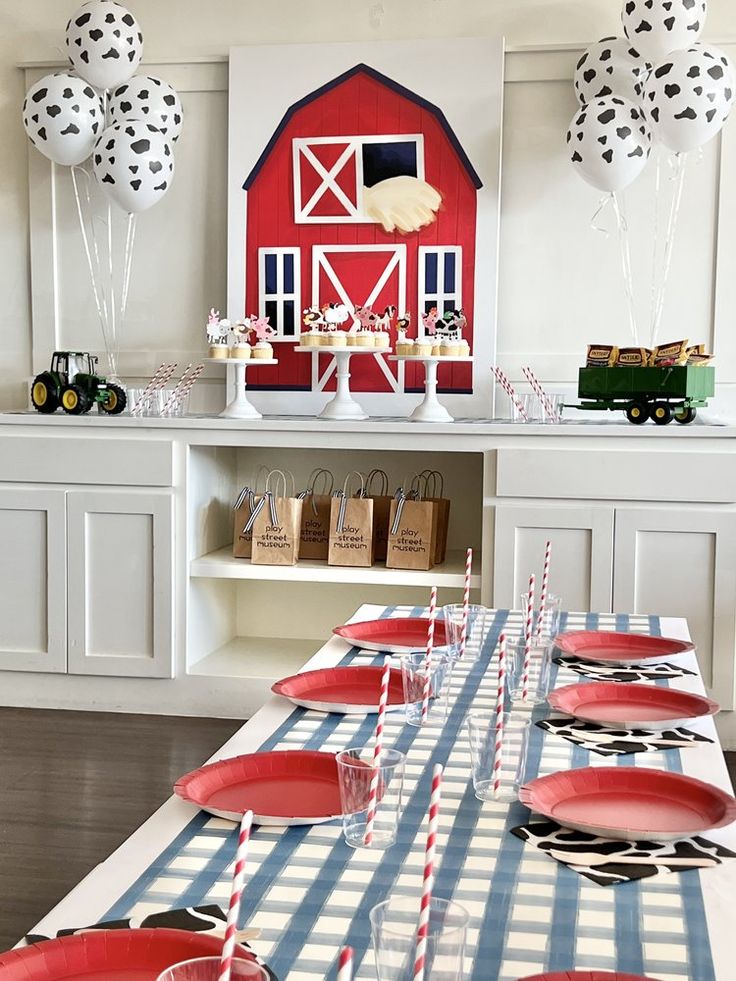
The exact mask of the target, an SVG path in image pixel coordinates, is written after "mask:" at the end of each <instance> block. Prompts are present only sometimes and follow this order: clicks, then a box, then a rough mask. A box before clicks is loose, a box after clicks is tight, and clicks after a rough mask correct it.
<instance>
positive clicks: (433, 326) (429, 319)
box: [422, 307, 437, 335]
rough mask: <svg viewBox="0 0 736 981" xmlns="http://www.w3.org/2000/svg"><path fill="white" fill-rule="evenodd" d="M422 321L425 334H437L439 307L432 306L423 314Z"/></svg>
mask: <svg viewBox="0 0 736 981" xmlns="http://www.w3.org/2000/svg"><path fill="white" fill-rule="evenodd" d="M422 323H423V324H424V333H425V334H430V335H433V334H436V333H437V307H432V309H431V310H428V311H427V312H426V313H423V314H422Z"/></svg>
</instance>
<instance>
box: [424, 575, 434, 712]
mask: <svg viewBox="0 0 736 981" xmlns="http://www.w3.org/2000/svg"><path fill="white" fill-rule="evenodd" d="M436 616H437V587H436V586H432V592H431V593H430V594H429V626H428V627H427V654H426V657H425V659H424V685H423V687H422V721H421V724H422V725H424V723H425V722H426V721H427V717H428V715H429V693H430V689H431V687H432V685H431V675H432V649H433V648H434V621H435V618H436Z"/></svg>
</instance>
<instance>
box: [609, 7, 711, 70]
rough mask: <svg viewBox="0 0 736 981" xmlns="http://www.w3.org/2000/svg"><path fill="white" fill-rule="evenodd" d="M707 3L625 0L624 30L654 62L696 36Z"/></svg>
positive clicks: (646, 56) (623, 13)
mask: <svg viewBox="0 0 736 981" xmlns="http://www.w3.org/2000/svg"><path fill="white" fill-rule="evenodd" d="M706 6H707V4H706V0H624V5H623V9H622V11H621V22H622V23H623V26H624V34H625V35H626V37H627V38H628V39H629V41H630V42H631V43H632V44H633V45H634V47H635V48H636V50H637V51H639V52H640V53H641V55H642V57H644V58H647V59H648V60H649V61H653V62H655V63H656V62H658V61H660V60H661V59H662V58H664V57H665V56H666V55H668V54H669V53H670V51H680V50H682V48H689V47H690V45H691V44H693V43H694V42H695V41H697V40H698V38H699V37H700V35H701V33H702V31H703V27H704V25H705V15H706Z"/></svg>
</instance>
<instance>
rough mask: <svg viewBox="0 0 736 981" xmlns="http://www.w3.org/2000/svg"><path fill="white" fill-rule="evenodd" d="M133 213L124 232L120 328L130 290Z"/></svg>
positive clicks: (133, 229)
mask: <svg viewBox="0 0 736 981" xmlns="http://www.w3.org/2000/svg"><path fill="white" fill-rule="evenodd" d="M137 218H138V215H137V214H135V212H132V211H131V212H129V214H128V224H127V228H126V232H125V261H124V263H123V290H122V296H121V299H120V326H121V328H122V323H123V320H124V319H125V313H126V311H127V309H128V290H129V289H130V270H131V268H132V265H133V243H134V242H135V228H136V219H137Z"/></svg>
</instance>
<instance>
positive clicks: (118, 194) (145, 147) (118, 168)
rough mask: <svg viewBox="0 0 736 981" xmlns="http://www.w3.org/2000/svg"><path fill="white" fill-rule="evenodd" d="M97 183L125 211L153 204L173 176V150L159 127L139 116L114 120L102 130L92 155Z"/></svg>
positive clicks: (140, 209) (167, 186)
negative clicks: (118, 120)
mask: <svg viewBox="0 0 736 981" xmlns="http://www.w3.org/2000/svg"><path fill="white" fill-rule="evenodd" d="M92 166H93V168H94V172H95V177H96V178H97V180H98V182H99V184H100V187H101V188H102V189H103V191H105V193H106V194H107V195H108V197H110V198H112V200H113V201H115V203H116V204H118V205H119V206H120V207H121V208H122V209H123V210H124V211H127V212H129V213H137V212H139V211H145V210H146V208H150V207H152V205H154V204H156V203H157V202H158V201H160V200H161V198H162V197H163V196H164V194H166V192H167V191H168V189H169V187H170V186H171V181H172V178H173V176H174V154H173V151H172V149H171V144H170V143H169V141H168V140H167V139H166V137H165V136H164V134H163V133H162V132H161V130H160V129H157V127H155V126H153V125H152V124H151V123H147V122H145V121H144V120H142V119H129V120H125V121H124V122H120V123H113V124H112V126H108V128H107V129H106V130H104V131H103V133H102V135H101V136H100V138H99V139H98V141H97V144H96V146H95V149H94V154H93V156H92Z"/></svg>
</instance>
